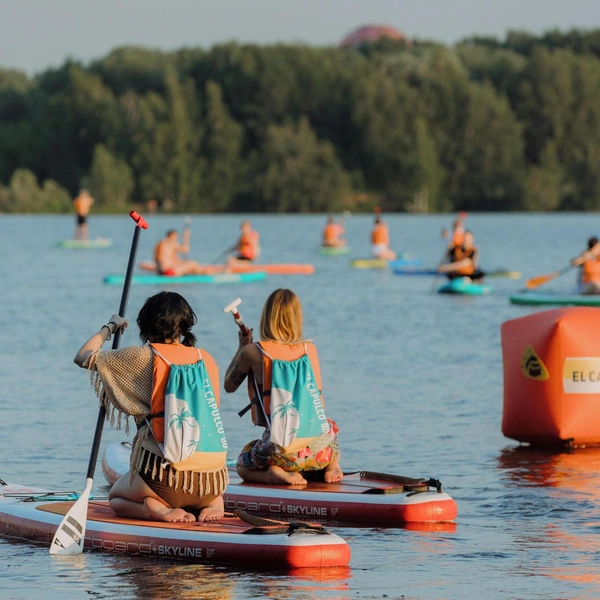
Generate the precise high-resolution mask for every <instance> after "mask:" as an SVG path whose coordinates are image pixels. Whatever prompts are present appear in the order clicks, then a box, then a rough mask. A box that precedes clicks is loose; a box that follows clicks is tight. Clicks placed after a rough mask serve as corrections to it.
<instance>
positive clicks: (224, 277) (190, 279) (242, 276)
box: [104, 271, 267, 285]
mask: <svg viewBox="0 0 600 600" xmlns="http://www.w3.org/2000/svg"><path fill="white" fill-rule="evenodd" d="M266 276H267V274H266V273H265V272H264V271H255V272H253V273H216V274H214V275H182V276H181V277H172V276H170V275H134V276H133V279H132V281H131V283H133V284H134V285H180V284H192V283H250V282H253V281H262V280H263V279H265V277H266ZM124 281H125V275H107V276H106V277H105V278H104V283H106V284H108V285H122V284H123V282H124Z"/></svg>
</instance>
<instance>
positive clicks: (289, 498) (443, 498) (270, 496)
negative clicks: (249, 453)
mask: <svg viewBox="0 0 600 600" xmlns="http://www.w3.org/2000/svg"><path fill="white" fill-rule="evenodd" d="M130 455H131V446H130V445H129V444H128V443H123V444H111V445H110V446H108V447H107V448H106V451H105V453H104V455H103V457H102V472H103V473H104V477H105V478H106V480H107V481H108V483H109V484H111V485H112V484H114V483H115V481H117V479H118V478H119V477H120V476H121V475H122V474H124V473H126V472H127V471H128V470H129V457H130ZM229 476H230V479H231V482H230V483H229V485H228V486H227V490H226V491H225V494H224V500H225V510H228V511H233V510H236V509H243V510H247V511H249V512H252V513H257V514H261V515H265V516H268V517H271V518H276V519H289V518H305V519H306V518H308V519H313V520H317V521H323V522H328V523H335V524H341V525H346V526H354V527H399V526H404V525H406V524H407V523H445V522H450V521H453V520H454V519H455V518H456V515H457V507H456V502H455V501H454V499H453V498H452V497H450V496H449V495H448V494H446V493H445V492H443V491H442V486H441V484H440V483H439V482H438V481H437V480H434V479H427V480H426V479H413V478H407V477H401V476H398V475H388V474H384V473H370V472H368V471H362V472H355V473H352V474H346V475H345V476H344V479H343V480H342V481H341V482H340V483H324V482H317V481H309V482H308V484H307V485H306V486H301V487H298V486H293V485H268V484H258V483H250V482H244V481H242V480H241V479H240V477H239V476H238V475H237V473H236V472H235V470H233V469H231V468H230V471H229ZM438 484H439V485H438Z"/></svg>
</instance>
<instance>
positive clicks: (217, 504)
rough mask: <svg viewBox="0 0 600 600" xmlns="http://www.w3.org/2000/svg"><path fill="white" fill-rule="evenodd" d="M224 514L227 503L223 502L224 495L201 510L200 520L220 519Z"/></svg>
mask: <svg viewBox="0 0 600 600" xmlns="http://www.w3.org/2000/svg"><path fill="white" fill-rule="evenodd" d="M224 516H225V505H224V504H223V496H219V497H218V498H215V499H214V500H213V501H212V502H211V503H210V504H208V505H207V506H205V507H204V508H203V509H202V510H201V511H200V514H199V515H198V521H218V520H219V519H222V518H223V517H224Z"/></svg>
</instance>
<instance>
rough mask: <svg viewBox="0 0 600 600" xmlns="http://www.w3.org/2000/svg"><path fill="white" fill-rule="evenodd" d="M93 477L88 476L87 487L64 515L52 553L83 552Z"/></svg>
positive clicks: (55, 535) (53, 541)
mask: <svg viewBox="0 0 600 600" xmlns="http://www.w3.org/2000/svg"><path fill="white" fill-rule="evenodd" d="M92 481H93V480H92V479H91V478H88V479H86V482H85V488H84V490H83V492H82V494H81V496H80V497H79V499H78V500H77V502H75V504H73V506H72V507H71V508H70V510H69V512H68V513H67V514H66V515H65V516H64V517H63V520H62V521H61V523H60V525H59V526H58V529H57V530H56V533H55V534H54V538H53V539H52V544H50V554H62V555H65V554H81V553H82V552H83V545H84V543H85V524H86V521H87V512H88V502H89V499H90V492H91V491H92Z"/></svg>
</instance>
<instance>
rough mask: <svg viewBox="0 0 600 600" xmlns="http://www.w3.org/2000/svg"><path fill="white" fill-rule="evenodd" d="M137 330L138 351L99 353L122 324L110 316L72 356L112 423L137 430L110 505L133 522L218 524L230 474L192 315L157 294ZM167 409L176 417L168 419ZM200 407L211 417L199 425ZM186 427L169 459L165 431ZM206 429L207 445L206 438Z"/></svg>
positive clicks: (214, 383) (213, 385) (210, 369)
mask: <svg viewBox="0 0 600 600" xmlns="http://www.w3.org/2000/svg"><path fill="white" fill-rule="evenodd" d="M137 324H138V327H139V330H140V339H141V340H142V342H143V343H144V345H143V346H130V347H126V348H121V349H118V350H102V349H101V348H102V345H103V343H104V342H105V341H106V340H108V339H110V337H111V336H112V335H113V334H114V333H115V331H117V329H119V328H121V329H122V330H124V329H125V328H126V327H127V321H126V320H125V319H124V318H122V317H119V316H118V315H113V316H112V317H111V318H110V320H109V321H108V323H107V324H106V325H103V326H102V327H101V329H100V331H98V333H96V334H94V335H93V336H92V337H91V338H90V339H89V340H88V341H87V342H85V344H84V345H83V346H82V347H81V349H80V350H79V352H78V353H77V355H76V356H75V358H74V361H75V363H76V364H77V365H79V366H80V367H82V368H84V369H89V370H90V371H93V374H92V381H93V384H94V389H95V390H96V393H97V394H98V397H99V399H100V401H101V402H102V403H103V404H104V406H105V408H106V411H107V414H110V417H111V422H112V423H114V420H115V418H116V419H117V428H119V427H120V425H121V422H122V420H123V416H124V417H125V419H127V418H128V417H130V416H131V417H133V418H134V420H135V424H136V426H137V429H138V431H137V434H136V436H135V438H134V440H133V444H132V452H131V461H130V471H129V473H126V474H124V475H123V476H122V477H121V478H120V479H119V480H118V481H117V482H116V483H115V485H114V486H113V487H112V489H111V491H110V494H109V501H110V507H111V508H112V509H113V510H114V512H115V513H116V514H117V515H118V516H120V517H126V518H132V519H146V520H153V521H169V522H189V521H195V520H198V521H216V520H218V519H221V518H222V517H223V514H224V506H223V498H222V494H223V492H224V491H225V487H226V485H227V483H228V482H229V476H228V472H227V465H226V453H227V444H226V441H225V437H224V434H223V431H222V424H221V422H220V416H219V410H218V406H219V370H218V368H217V365H216V363H215V361H214V359H213V357H212V356H211V355H210V354H209V353H208V352H207V351H206V350H204V349H201V348H197V347H195V342H196V337H195V336H194V334H193V333H192V332H191V329H192V327H193V326H194V325H195V324H196V315H195V314H194V311H193V310H192V308H191V307H190V305H189V304H188V303H187V301H186V300H185V298H183V297H182V296H180V295H179V294H177V293H175V292H160V293H158V294H156V295H154V296H151V297H150V298H148V299H147V300H146V302H145V304H144V306H143V307H142V309H141V310H140V312H139V314H138V317H137ZM174 375H176V377H174ZM186 382H188V384H187V385H188V387H187V388H186V385H185V384H186ZM173 405H175V408H176V409H177V410H178V413H172V407H173ZM198 406H199V407H200V409H199V410H200V412H202V411H203V410H205V411H207V410H208V411H209V412H208V413H206V414H204V417H205V418H204V419H202V418H201V417H200V416H198V414H199V413H198V412H197V407H198ZM204 407H208V408H204ZM199 423H200V426H198V425H199ZM188 425H189V426H190V427H189V428H188ZM188 429H189V430H191V431H192V434H191V435H192V436H195V439H193V442H194V443H193V444H192V443H191V442H190V441H189V440H185V444H184V445H185V448H182V449H180V454H178V455H177V458H176V459H173V458H170V454H168V453H167V451H169V452H170V451H171V448H172V446H171V442H172V440H171V437H170V434H169V432H171V433H176V432H185V431H188ZM204 431H209V432H210V436H211V439H204V437H203V435H204V433H203V432H204ZM213 432H214V435H213ZM182 435H183V434H182ZM205 442H208V445H207V444H206V443H205ZM189 448H191V449H189ZM184 451H185V454H183V452H184ZM179 459H181V460H179ZM196 515H197V516H196Z"/></svg>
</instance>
